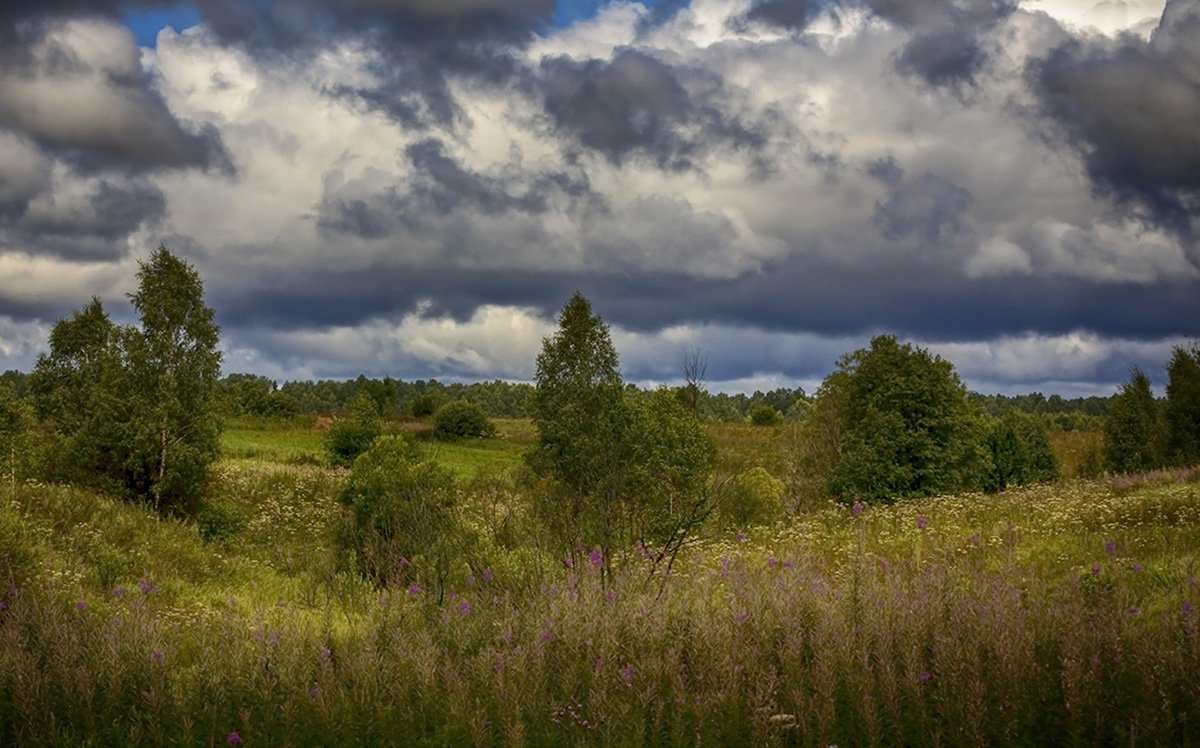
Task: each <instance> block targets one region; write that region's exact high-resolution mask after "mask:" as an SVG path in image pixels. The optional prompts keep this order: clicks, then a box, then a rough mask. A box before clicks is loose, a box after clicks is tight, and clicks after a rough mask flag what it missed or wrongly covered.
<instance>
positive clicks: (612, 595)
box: [604, 590, 617, 603]
mask: <svg viewBox="0 0 1200 748" xmlns="http://www.w3.org/2000/svg"><path fill="white" fill-rule="evenodd" d="M604 599H605V600H607V601H609V602H610V603H611V602H612V601H613V600H616V599H617V593H616V592H614V591H613V590H605V591H604Z"/></svg>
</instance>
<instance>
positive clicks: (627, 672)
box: [621, 665, 637, 686]
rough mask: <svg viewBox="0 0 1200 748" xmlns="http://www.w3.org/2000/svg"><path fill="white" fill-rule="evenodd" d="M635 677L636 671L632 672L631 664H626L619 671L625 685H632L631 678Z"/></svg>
mask: <svg viewBox="0 0 1200 748" xmlns="http://www.w3.org/2000/svg"><path fill="white" fill-rule="evenodd" d="M635 677H637V673H636V672H634V669H633V666H632V665H626V666H625V669H624V670H622V671H621V678H622V679H623V680H624V681H625V685H627V686H632V685H633V679H634V678H635Z"/></svg>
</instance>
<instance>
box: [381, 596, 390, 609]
mask: <svg viewBox="0 0 1200 748" xmlns="http://www.w3.org/2000/svg"><path fill="white" fill-rule="evenodd" d="M379 604H380V605H381V606H383V607H385V608H386V607H387V605H388V599H387V598H386V597H380V598H379Z"/></svg>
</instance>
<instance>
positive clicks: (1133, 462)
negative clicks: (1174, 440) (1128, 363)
mask: <svg viewBox="0 0 1200 748" xmlns="http://www.w3.org/2000/svg"><path fill="white" fill-rule="evenodd" d="M1160 415H1161V414H1160V412H1159V404H1158V401H1156V400H1155V399H1154V393H1153V391H1152V390H1151V389H1150V378H1149V377H1147V376H1146V375H1145V374H1144V373H1142V372H1141V370H1139V369H1136V368H1135V369H1134V370H1133V374H1132V376H1130V378H1129V381H1128V382H1126V383H1125V384H1123V385H1121V391H1120V392H1118V393H1117V394H1116V395H1115V396H1114V397H1113V399H1112V402H1111V403H1110V404H1109V406H1108V421H1107V423H1106V424H1105V426H1104V457H1105V460H1106V461H1107V462H1108V467H1109V469H1111V470H1112V471H1113V472H1114V473H1118V474H1120V473H1140V472H1144V471H1146V470H1153V469H1154V468H1156V467H1161V466H1162V441H1163V429H1162V419H1161V417H1160Z"/></svg>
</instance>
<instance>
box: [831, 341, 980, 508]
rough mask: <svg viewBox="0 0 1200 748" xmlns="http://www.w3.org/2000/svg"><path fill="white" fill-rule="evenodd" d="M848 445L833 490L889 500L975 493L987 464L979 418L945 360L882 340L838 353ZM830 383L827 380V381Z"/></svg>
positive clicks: (836, 472)
mask: <svg viewBox="0 0 1200 748" xmlns="http://www.w3.org/2000/svg"><path fill="white" fill-rule="evenodd" d="M839 372H840V373H841V374H842V375H844V377H843V378H835V379H833V380H832V382H833V383H836V384H838V386H841V387H844V388H845V392H844V393H841V394H839V395H838V397H839V398H840V402H842V403H843V409H842V412H843V417H844V419H845V434H846V436H845V444H844V446H843V448H842V450H841V455H840V458H839V460H838V463H837V466H836V467H835V468H834V472H833V476H832V481H831V487H832V488H833V490H834V492H835V493H837V494H840V495H845V496H852V497H854V498H861V499H868V500H870V499H874V500H880V499H882V500H891V499H895V498H897V497H901V496H929V495H934V494H939V493H950V492H954V491H962V490H970V489H973V488H977V487H978V485H979V482H980V479H981V477H982V475H983V472H984V469H985V467H986V453H985V450H984V447H983V439H984V435H985V433H986V431H985V426H984V423H983V413H982V412H981V411H979V410H978V409H977V408H975V407H973V406H972V405H971V404H970V403H969V401H968V400H967V390H966V387H965V386H964V385H963V383H962V381H961V380H960V379H959V378H958V375H957V374H956V373H955V372H954V367H953V365H951V363H950V362H949V361H946V360H944V359H942V358H941V357H938V356H932V355H930V354H929V352H928V351H926V350H924V349H921V348H915V347H913V346H912V345H909V344H901V343H899V342H898V341H897V340H896V338H895V337H893V336H890V335H880V336H877V337H875V338H874V339H872V340H871V346H870V348H868V349H863V350H858V351H855V352H854V353H851V354H848V355H846V356H843V357H842V359H841V360H840V361H839V362H838V366H837V371H836V372H835V374H838V373H839ZM827 381H830V380H827Z"/></svg>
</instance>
